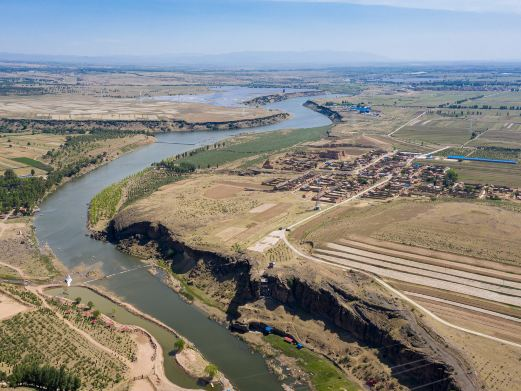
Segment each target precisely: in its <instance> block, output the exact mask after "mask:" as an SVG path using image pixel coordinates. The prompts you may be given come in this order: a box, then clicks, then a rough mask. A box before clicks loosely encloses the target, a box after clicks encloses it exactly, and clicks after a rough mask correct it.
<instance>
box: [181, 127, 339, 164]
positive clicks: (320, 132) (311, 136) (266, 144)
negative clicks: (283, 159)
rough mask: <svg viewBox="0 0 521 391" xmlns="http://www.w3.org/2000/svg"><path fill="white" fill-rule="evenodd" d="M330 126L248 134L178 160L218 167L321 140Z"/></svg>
mask: <svg viewBox="0 0 521 391" xmlns="http://www.w3.org/2000/svg"><path fill="white" fill-rule="evenodd" d="M329 128H330V127H329V126H324V127H319V128H309V129H296V130H286V131H282V132H270V133H262V134H255V135H248V136H246V137H245V140H241V139H239V140H238V141H237V142H236V143H233V144H230V145H226V146H225V147H223V148H220V149H214V150H208V151H202V152H199V153H196V154H194V155H192V156H187V157H185V158H181V159H179V160H178V162H188V163H192V164H194V165H195V166H196V167H198V168H208V167H216V166H219V165H222V164H225V163H230V162H233V161H235V160H239V159H243V158H246V157H251V156H256V155H259V154H263V153H273V152H277V151H280V150H282V149H285V148H289V147H292V146H294V145H296V144H300V143H303V142H308V141H315V140H319V139H320V138H322V137H323V136H325V135H326V131H327V130H328V129H329Z"/></svg>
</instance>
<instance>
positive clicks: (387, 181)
mask: <svg viewBox="0 0 521 391" xmlns="http://www.w3.org/2000/svg"><path fill="white" fill-rule="evenodd" d="M329 145H330V146H332V147H333V148H331V149H328V148H324V149H323V150H318V151H317V148H311V149H309V150H298V151H292V152H288V153H286V154H284V155H283V156H280V157H276V158H275V159H273V160H269V159H268V160H266V161H265V162H264V164H263V165H262V171H264V172H271V173H275V172H277V173H281V174H286V175H285V176H280V177H278V176H277V177H275V178H271V179H269V180H266V181H264V182H263V185H266V186H271V187H272V191H292V192H295V191H300V192H302V193H303V194H302V197H303V198H310V199H312V200H313V201H316V202H317V208H320V206H319V205H320V202H326V203H339V202H342V201H344V200H346V199H348V198H350V197H353V196H355V195H357V194H359V193H363V194H362V196H361V197H362V198H366V199H374V200H386V199H393V198H396V197H399V196H402V197H430V198H433V197H441V196H448V197H458V198H468V199H490V200H514V201H521V189H519V188H511V187H508V186H497V185H487V184H474V183H464V182H461V181H457V180H456V179H457V174H456V178H453V177H452V175H451V172H450V171H451V170H450V169H449V168H448V167H445V166H441V165H436V164H432V163H430V164H425V163H423V162H419V161H415V160H416V159H417V157H418V154H415V153H409V152H387V151H384V150H380V149H374V150H370V151H368V152H365V153H363V154H361V155H359V156H356V157H354V156H353V155H350V154H349V152H348V148H349V146H348V145H344V144H341V143H340V144H338V143H337V144H329ZM342 147H345V148H342ZM291 173H298V174H300V175H298V176H296V177H288V176H287V174H291ZM379 182H381V185H379V186H378V183H379ZM375 185H377V186H375ZM369 188H371V190H369V191H366V190H367V189H369ZM364 191H366V192H365V193H364Z"/></svg>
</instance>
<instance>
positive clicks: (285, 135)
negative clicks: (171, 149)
mask: <svg viewBox="0 0 521 391" xmlns="http://www.w3.org/2000/svg"><path fill="white" fill-rule="evenodd" d="M328 129H329V126H323V127H318V128H308V129H295V130H284V131H280V132H269V133H259V134H254V135H248V136H245V137H239V138H238V139H236V140H232V141H231V142H230V143H229V144H230V145H229V146H226V147H224V148H221V149H211V150H204V151H199V152H197V153H195V154H193V155H192V156H187V157H184V158H180V159H178V160H176V163H182V162H187V163H192V164H194V165H195V166H196V167H200V168H207V167H213V166H219V165H223V164H226V163H231V162H233V161H236V160H239V159H243V158H246V157H255V156H258V155H261V156H262V155H264V154H267V153H274V152H277V151H280V150H282V149H285V148H289V147H292V146H294V145H296V144H300V143H303V142H309V141H314V140H318V139H320V138H322V137H323V136H325V134H326V131H327V130H328ZM183 177H184V176H182V175H172V176H168V175H166V174H165V173H164V172H162V173H161V172H159V171H157V170H154V169H150V168H147V169H145V170H143V171H141V172H139V173H137V174H135V175H132V176H130V177H128V178H125V179H123V180H122V181H121V182H118V183H115V184H113V185H111V186H109V187H107V188H105V189H104V190H102V191H101V192H100V193H98V194H97V195H96V196H95V197H94V198H93V199H92V201H91V204H90V207H89V224H90V225H96V224H97V223H98V222H99V221H100V220H101V219H110V218H112V217H113V216H114V214H115V213H116V211H117V210H116V209H117V208H116V206H117V205H120V204H121V198H122V195H123V189H124V188H125V192H126V197H127V198H126V199H125V202H124V205H125V206H126V205H128V204H130V203H132V202H134V201H136V200H138V199H140V198H142V197H145V196H147V195H150V194H152V193H153V192H154V191H155V190H157V189H159V187H161V186H164V185H167V184H169V183H172V182H174V181H176V180H179V179H182V178H183Z"/></svg>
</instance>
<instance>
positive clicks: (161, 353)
mask: <svg viewBox="0 0 521 391" xmlns="http://www.w3.org/2000/svg"><path fill="white" fill-rule="evenodd" d="M53 288H54V289H53ZM38 289H40V291H41V292H44V293H45V292H48V293H46V294H49V293H50V294H51V297H53V296H56V295H58V296H61V295H60V294H59V293H60V291H61V290H62V289H63V286H56V285H55V286H46V287H43V288H42V287H39V288H38ZM80 289H86V290H88V291H91V292H92V293H94V294H95V296H93V297H91V296H87V298H89V299H93V302H94V304H95V307H96V308H101V309H102V312H103V313H104V316H106V317H107V319H110V320H111V321H112V322H114V321H115V320H114V318H115V316H114V314H116V313H117V312H116V311H115V309H114V308H112V310H111V312H108V311H107V310H108V306H107V305H106V304H104V303H103V302H101V303H99V298H98V300H96V298H97V296H99V297H101V298H104V299H106V300H107V301H108V302H110V303H113V304H115V305H116V306H118V307H121V308H123V309H124V310H126V311H128V312H129V313H130V314H133V315H135V316H136V317H138V318H140V319H142V320H143V321H144V322H142V323H141V324H136V322H135V321H132V318H129V319H128V322H126V323H123V324H122V326H124V327H127V328H128V327H130V329H135V330H140V332H141V333H144V334H145V335H146V336H147V338H149V339H150V341H151V344H152V346H153V349H154V352H155V353H154V355H153V357H154V360H153V361H154V372H153V373H154V375H155V376H156V377H157V378H158V379H159V380H160V383H161V384H160V385H159V387H158V388H159V389H161V388H163V386H165V387H166V389H175V390H187V389H193V388H192V387H189V388H186V386H185V387H180V386H177V385H175V384H174V383H173V382H172V379H169V377H168V376H167V375H166V374H165V366H164V364H165V360H172V357H171V354H173V353H171V350H172V346H174V345H176V344H175V343H172V342H175V341H177V340H179V339H182V340H183V341H184V344H183V346H184V349H187V350H188V351H190V353H189V354H190V355H191V356H192V357H194V358H195V359H196V360H197V361H198V362H199V363H203V364H204V367H206V366H207V365H209V362H208V361H207V360H206V359H205V358H204V357H203V356H202V354H201V353H200V352H199V351H198V350H197V348H196V347H195V346H194V345H193V344H192V343H191V342H190V341H189V340H188V339H186V338H185V337H183V336H181V335H180V334H179V333H178V332H177V331H176V330H174V329H172V328H171V327H169V326H167V325H166V324H164V323H163V322H161V321H159V320H158V319H156V318H154V317H152V316H150V315H147V314H145V313H143V312H142V311H140V310H138V309H137V308H135V307H134V306H132V305H130V304H128V303H125V302H124V301H122V299H120V298H117V297H115V296H114V295H113V294H111V293H110V292H108V291H107V290H106V289H103V288H100V287H96V286H92V285H86V284H82V285H79V286H77V287H75V288H74V290H73V291H71V293H67V295H70V294H72V293H73V294H74V296H76V295H82V296H84V297H85V296H86V295H85V293H83V294H82V292H81V290H80ZM96 295H97V296H96ZM98 303H99V304H98ZM111 314H112V316H110V315H111ZM118 317H120V318H123V315H122V314H118ZM147 322H150V323H152V324H154V325H156V326H158V327H159V328H161V329H162V330H164V331H166V332H167V333H169V334H170V335H171V338H169V339H171V341H170V344H169V345H168V346H167V345H165V335H163V334H158V333H157V331H156V332H155V334H156V336H157V338H156V336H155V335H153V333H154V331H152V333H151V332H149V331H148V330H147V324H148V323H147ZM120 323H121V321H120ZM148 328H150V327H148ZM152 329H153V330H155V329H154V328H152ZM184 349H183V350H184ZM178 351H179V350H177V352H178ZM177 352H176V353H175V354H173V355H174V358H175V361H176V362H177V363H178V364H179V365H180V367H181V368H182V370H183V371H184V372H185V373H186V374H187V375H188V376H190V377H192V378H193V379H196V380H197V379H202V378H204V376H199V373H198V372H197V371H194V368H193V367H192V366H191V365H190V363H189V362H186V361H184V360H183V359H181V360H178V359H177V357H176V356H177ZM171 364H172V363H171V362H170V365H171ZM170 377H171V376H170ZM133 378H136V376H134V377H133ZM213 383H214V384H213V386H211V388H214V387H215V386H216V383H220V384H221V385H222V387H223V389H230V390H232V389H233V387H232V385H231V383H230V381H229V380H228V379H227V378H226V377H225V376H224V374H222V373H221V372H219V371H217V374H216V375H215V377H214V381H213ZM169 384H170V386H169ZM194 384H195V383H194ZM169 387H170V388H169ZM217 389H218V388H217Z"/></svg>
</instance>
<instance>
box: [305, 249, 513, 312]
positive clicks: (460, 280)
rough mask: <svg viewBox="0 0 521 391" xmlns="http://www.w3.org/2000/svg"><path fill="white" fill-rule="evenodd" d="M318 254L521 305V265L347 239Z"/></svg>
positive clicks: (411, 280) (393, 276)
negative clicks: (459, 258) (471, 260)
mask: <svg viewBox="0 0 521 391" xmlns="http://www.w3.org/2000/svg"><path fill="white" fill-rule="evenodd" d="M314 255H315V256H317V257H319V258H321V259H324V260H327V261H330V262H335V263H340V264H342V265H345V266H349V267H353V268H356V269H361V270H365V271H368V272H370V273H374V274H376V275H379V276H381V277H384V278H390V279H394V280H398V281H405V282H408V283H414V284H417V285H422V286H427V287H431V288H436V289H441V290H446V291H451V292H455V293H458V294H463V295H468V296H474V297H478V298H481V299H486V300H491V301H495V302H499V303H505V304H509V305H514V306H518V307H521V268H519V267H516V266H503V267H494V266H495V265H494V264H492V265H491V264H488V263H487V262H486V261H484V262H479V261H476V263H474V264H471V263H469V262H463V261H462V262H460V263H458V262H455V261H454V259H452V260H450V261H449V260H448V259H446V258H444V255H443V253H439V254H437V256H435V257H427V256H421V255H417V254H414V253H406V252H401V251H396V250H390V249H386V248H382V247H378V246H375V245H369V244H365V243H360V242H355V241H352V240H347V239H341V240H339V241H337V242H336V243H327V244H326V245H325V246H323V247H320V248H317V249H315V250H314Z"/></svg>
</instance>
